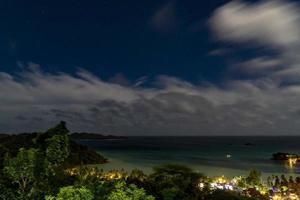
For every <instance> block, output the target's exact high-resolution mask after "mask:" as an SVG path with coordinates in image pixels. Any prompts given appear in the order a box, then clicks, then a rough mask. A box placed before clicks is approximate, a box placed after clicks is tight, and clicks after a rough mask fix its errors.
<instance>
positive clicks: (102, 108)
mask: <svg viewBox="0 0 300 200" xmlns="http://www.w3.org/2000/svg"><path fill="white" fill-rule="evenodd" d="M0 43H1V45H0V132H20V131H22V132H23V131H36V130H45V129H47V128H48V127H50V126H52V125H54V124H56V123H57V122H58V121H60V120H64V121H66V122H68V125H69V127H70V129H71V130H72V131H93V132H104V133H112V134H121V135H299V130H300V120H299V119H300V117H299V116H300V114H299V113H300V106H299V101H300V67H299V66H300V65H299V62H300V57H299V54H300V5H299V4H298V3H295V2H294V1H291V0H290V1H289V0H282V1H267V0H260V1H251V2H250V1H246V0H241V1H221V0H209V1H208V0H207V1H200V0H188V1H185V0H169V1H157V0H131V1H121V0H118V1H117V0H72V1H71V0H63V1H54V0H51V1H50V0H49V1H48V0H47V1H45V0H39V1H33V0H27V1H21V0H7V1H1V2H0ZM37 66H39V67H37ZM82 69H83V70H82Z"/></svg>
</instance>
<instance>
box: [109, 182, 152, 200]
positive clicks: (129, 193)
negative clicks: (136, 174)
mask: <svg viewBox="0 0 300 200" xmlns="http://www.w3.org/2000/svg"><path fill="white" fill-rule="evenodd" d="M121 199H122V200H155V198H154V197H153V196H151V195H147V194H146V192H145V190H144V189H140V188H137V187H136V185H133V184H131V185H128V186H126V183H125V182H119V183H117V184H116V186H115V189H114V190H113V191H112V192H111V193H110V194H109V195H108V198H107V200H121Z"/></svg>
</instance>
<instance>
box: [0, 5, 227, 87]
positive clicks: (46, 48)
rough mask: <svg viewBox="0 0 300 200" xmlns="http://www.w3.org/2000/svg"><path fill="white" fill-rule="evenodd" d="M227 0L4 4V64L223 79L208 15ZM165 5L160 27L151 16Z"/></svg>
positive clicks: (0, 57) (0, 62) (105, 74)
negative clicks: (208, 23) (32, 64)
mask: <svg viewBox="0 0 300 200" xmlns="http://www.w3.org/2000/svg"><path fill="white" fill-rule="evenodd" d="M226 2H227V1H199V0H189V1H180V0H177V1H157V0H153V1H141V0H130V1H126V2H125V1H120V0H101V1H99V0H89V1H86V0H72V1H70V0H65V1H53V0H49V1H48V0H41V1H32V0H28V1H19V0H10V1H2V2H1V3H0V7H1V11H0V18H1V20H0V27H1V31H0V42H1V44H2V45H1V46H0V68H1V69H2V71H7V72H14V71H19V70H20V69H19V66H18V65H17V62H18V61H20V62H23V63H27V62H34V63H38V64H40V65H41V66H42V68H43V69H44V70H46V71H50V72H52V71H55V72H57V71H63V72H71V73H73V72H75V71H76V69H77V68H78V67H80V68H84V69H87V70H89V71H91V72H93V73H95V74H97V75H99V76H100V77H101V78H103V79H108V78H109V77H111V76H113V75H115V74H117V73H122V74H124V75H125V76H126V77H127V78H129V79H131V80H134V79H137V78H138V77H141V76H150V77H151V76H154V75H157V74H166V75H171V76H176V77H181V78H183V79H187V80H190V81H193V82H199V81H213V82H217V81H219V80H222V79H224V77H226V74H224V68H226V65H225V64H226V62H224V60H225V59H224V58H221V57H216V56H208V53H209V52H210V51H212V50H214V49H215V48H217V46H218V44H217V43H216V42H215V41H214V40H213V38H212V36H211V34H210V31H209V27H208V25H207V20H208V18H209V17H210V16H211V15H212V12H213V11H214V10H215V9H216V8H217V7H219V6H221V5H223V4H224V3H226ZM164 8H165V10H163V9H164ZM160 10H162V12H164V13H162V14H161V15H167V16H166V18H165V19H163V22H162V24H158V25H157V24H155V23H160V22H153V17H154V15H155V14H156V13H157V12H160ZM158 21H159V20H158Z"/></svg>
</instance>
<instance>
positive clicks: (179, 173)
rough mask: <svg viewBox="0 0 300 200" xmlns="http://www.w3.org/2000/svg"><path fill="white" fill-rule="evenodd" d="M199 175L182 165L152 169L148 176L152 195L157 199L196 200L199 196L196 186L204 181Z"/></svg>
mask: <svg viewBox="0 0 300 200" xmlns="http://www.w3.org/2000/svg"><path fill="white" fill-rule="evenodd" d="M205 179H206V177H204V176H203V175H202V174H201V173H197V172H194V171H193V170H192V169H190V168H188V167H185V166H182V165H174V164H169V165H163V166H159V167H155V168H154V173H152V174H151V175H150V176H149V180H150V182H151V185H152V187H153V191H152V192H153V193H154V194H155V195H156V197H157V198H159V199H161V198H162V199H174V200H175V199H176V200H177V199H189V198H194V199H196V198H197V196H199V195H200V193H201V192H200V190H199V189H198V187H197V185H198V183H199V182H200V181H201V182H202V181H204V180H205Z"/></svg>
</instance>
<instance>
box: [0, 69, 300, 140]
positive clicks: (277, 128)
mask: <svg viewBox="0 0 300 200" xmlns="http://www.w3.org/2000/svg"><path fill="white" fill-rule="evenodd" d="M149 85H150V86H148V87H141V86H139V87H134V85H133V86H130V85H127V86H124V85H123V86H122V85H119V84H116V83H111V82H107V81H103V80H101V79H100V78H99V77H96V76H95V75H93V74H91V73H89V72H86V71H79V72H78V73H77V74H76V75H70V74H65V73H57V74H51V73H45V72H42V70H38V71H32V70H31V71H25V72H23V73H21V74H15V75H13V74H8V73H5V72H1V74H0V121H1V124H0V125H1V126H0V132H7V131H9V132H20V131H40V130H44V129H46V128H48V127H49V126H51V125H53V124H55V123H57V121H59V120H65V121H67V122H68V124H69V127H70V128H71V130H73V131H93V132H101V133H113V134H121V135H132V134H134V135H224V134H225V135H238V134H269V133H272V134H297V130H299V128H300V123H299V122H298V118H299V117H300V116H299V109H300V107H299V103H298V102H299V100H300V95H299V91H300V86H298V85H289V86H284V87H282V86H280V85H278V84H277V82H276V81H273V80H270V79H260V80H255V81H229V82H227V83H225V84H224V86H223V87H222V88H220V87H216V86H213V85H210V86H203V85H195V84H193V83H190V82H188V81H184V80H181V79H178V78H176V77H169V76H158V77H156V78H155V80H154V81H153V82H151V83H149ZM289 127H293V129H291V128H289ZM288 128H289V129H288ZM287 130H288V131H287Z"/></svg>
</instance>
